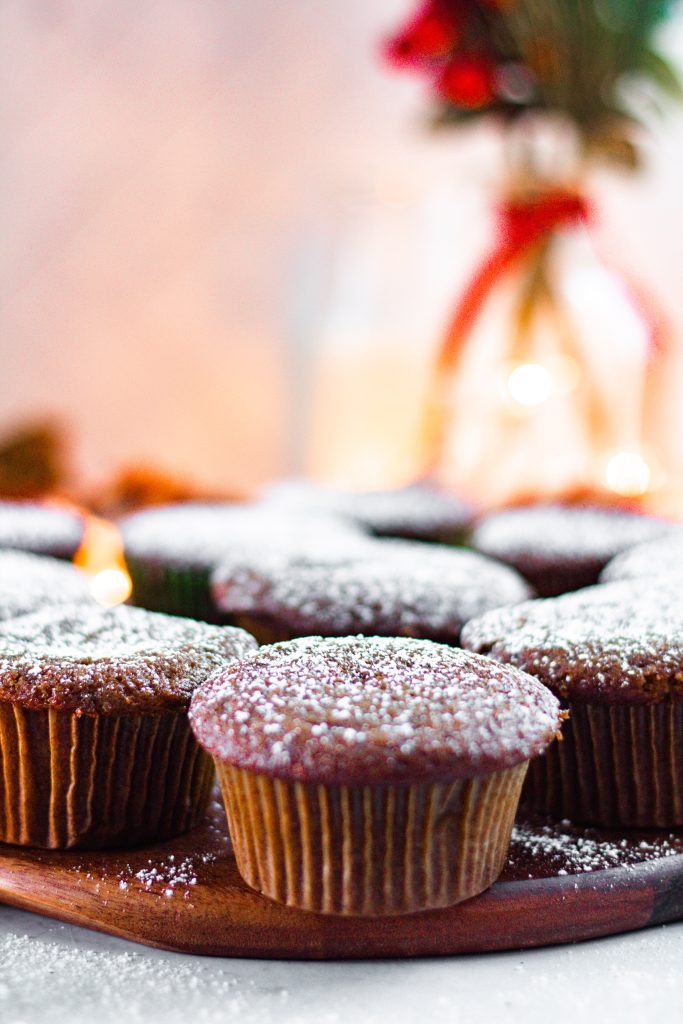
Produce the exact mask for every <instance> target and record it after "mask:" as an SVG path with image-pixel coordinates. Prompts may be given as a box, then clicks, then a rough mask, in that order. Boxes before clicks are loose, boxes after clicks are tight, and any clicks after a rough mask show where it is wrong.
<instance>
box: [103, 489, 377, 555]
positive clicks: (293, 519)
mask: <svg viewBox="0 0 683 1024" xmlns="http://www.w3.org/2000/svg"><path fill="white" fill-rule="evenodd" d="M121 532H122V534H123V540H124V546H125V551H126V555H127V556H131V557H138V558H159V559H161V560H163V561H164V562H165V563H167V564H174V565H178V566H189V567H194V568H203V569H212V568H213V567H214V566H215V565H216V564H217V563H218V562H219V561H220V560H221V558H222V557H223V556H228V557H229V555H230V553H231V552H233V551H235V550H239V549H241V548H245V547H256V548H262V547H263V548H268V549H269V550H276V551H277V550H284V551H287V550H290V549H295V550H300V549H302V548H304V547H306V546H310V547H317V548H323V547H328V548H333V547H334V546H335V545H336V544H337V543H339V542H344V541H346V542H348V543H351V542H352V541H362V540H363V539H364V536H365V535H364V533H363V532H362V531H361V530H360V529H359V528H358V527H357V526H355V525H354V524H353V523H351V522H346V521H344V520H342V519H339V518H336V517H333V516H325V515H320V514H309V515H305V514H302V513H298V514H297V513H295V512H294V511H292V512H290V513H288V512H286V511H285V510H283V509H277V508H274V507H273V508H270V507H266V506H265V505H261V504H255V503H254V504H240V505H227V504H215V505H207V504H201V503H192V502H188V503H185V504H182V505H170V506H165V507H163V508H153V509H145V510H144V511H142V512H136V513H135V514H134V515H132V516H129V517H128V518H126V519H124V520H122V522H121Z"/></svg>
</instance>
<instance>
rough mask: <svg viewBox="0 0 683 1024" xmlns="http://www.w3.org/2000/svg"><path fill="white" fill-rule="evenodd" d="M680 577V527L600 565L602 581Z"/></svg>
mask: <svg viewBox="0 0 683 1024" xmlns="http://www.w3.org/2000/svg"><path fill="white" fill-rule="evenodd" d="M671 576H679V577H683V529H681V528H679V530H678V531H675V532H671V533H669V534H667V535H666V536H664V537H660V538H659V539H658V540H652V541H649V543H647V544H638V545H637V546H636V547H635V548H629V550H628V551H624V552H622V554H620V555H617V557H616V558H613V559H612V561H611V562H610V563H609V564H608V565H607V566H606V567H605V569H603V571H602V573H601V575H600V582H601V583H612V582H614V581H616V580H631V579H633V580H637V579H643V580H659V579H666V578H667V577H671Z"/></svg>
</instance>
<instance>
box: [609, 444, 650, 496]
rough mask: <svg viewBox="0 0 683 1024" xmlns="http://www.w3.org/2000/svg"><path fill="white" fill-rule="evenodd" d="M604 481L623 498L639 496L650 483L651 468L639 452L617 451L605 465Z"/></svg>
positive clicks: (646, 490) (645, 492)
mask: <svg viewBox="0 0 683 1024" xmlns="http://www.w3.org/2000/svg"><path fill="white" fill-rule="evenodd" d="M605 483H606V484H607V486H608V487H609V489H610V490H611V491H614V493H615V494H620V495H621V496H622V497H624V498H637V497H641V496H642V495H643V494H647V492H648V491H649V490H650V487H651V485H652V468H651V466H650V463H649V462H648V461H647V459H646V458H645V456H644V455H642V454H641V453H640V452H635V451H624V452H617V453H616V454H615V455H612V457H611V458H610V459H609V461H608V462H607V465H606V467H605Z"/></svg>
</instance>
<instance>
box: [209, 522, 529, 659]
mask: <svg viewBox="0 0 683 1024" xmlns="http://www.w3.org/2000/svg"><path fill="white" fill-rule="evenodd" d="M212 586H213V595H214V601H215V603H216V605H217V606H218V607H219V608H220V609H221V610H222V612H223V614H224V615H225V616H226V617H228V618H229V619H230V621H232V622H234V623H236V624H238V625H241V626H242V627H243V628H247V629H249V631H250V632H252V633H253V634H254V635H255V636H256V637H257V639H258V640H260V641H261V642H265V643H268V642H270V643H274V642H276V641H279V640H288V639H294V638H295V637H300V636H314V635H320V636H348V635H350V634H354V633H365V634H369V635H374V636H410V637H417V638H422V639H427V640H435V641H440V642H442V643H449V644H457V643H458V642H459V640H460V632H461V630H462V627H463V626H464V624H465V623H466V622H468V621H469V619H471V618H474V617H475V616H476V615H481V614H482V613H483V612H484V611H488V610H489V609H491V608H497V607H498V606H499V605H504V604H517V603H519V602H520V601H524V600H525V599H527V598H528V597H530V596H531V591H530V589H529V587H528V585H527V584H526V583H525V582H524V580H523V579H522V577H521V576H519V575H518V574H517V573H516V572H514V570H512V569H509V568H508V567H507V566H503V565H500V564H498V563H496V562H494V561H492V560H491V559H488V558H485V557H484V556H483V555H479V554H477V553H475V552H472V551H467V550H464V549H456V548H449V547H444V546H442V545H430V546H429V547H427V546H425V545H423V544H417V543H411V542H409V541H375V542H374V543H373V544H366V545H365V546H362V547H359V548H357V549H356V550H355V552H351V551H349V550H346V551H345V552H344V553H343V557H340V558H339V559H337V560H336V561H335V560H333V559H332V558H331V557H330V558H328V559H327V560H326V561H322V560H320V559H317V558H316V556H315V554H314V553H311V552H310V551H309V552H308V553H305V554H302V555H300V556H299V557H294V556H292V555H291V554H290V555H289V556H284V555H282V554H281V555H280V556H279V557H274V556H273V554H272V553H271V552H268V551H253V550H249V551H243V552H241V553H238V552H235V553H234V554H233V556H232V558H230V559H226V560H224V561H223V562H222V564H221V565H220V566H219V567H218V568H217V569H216V571H215V573H214V575H213V580H212Z"/></svg>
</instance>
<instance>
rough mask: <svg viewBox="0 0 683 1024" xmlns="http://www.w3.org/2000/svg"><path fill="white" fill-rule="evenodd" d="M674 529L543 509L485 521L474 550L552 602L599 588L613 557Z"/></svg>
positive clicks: (621, 515) (642, 518)
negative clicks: (508, 569)
mask: <svg viewBox="0 0 683 1024" xmlns="http://www.w3.org/2000/svg"><path fill="white" fill-rule="evenodd" d="M676 529H677V527H676V526H675V525H674V524H672V523H669V522H666V521H663V520H660V519H655V518H652V517H651V516H646V515H640V514H638V513H635V512H628V511H624V510H620V509H610V508H597V507H592V506H588V505H553V504H539V505H527V506H524V507H520V508H510V509H504V510H502V511H500V512H493V513H491V514H490V515H488V516H486V517H484V518H483V519H482V520H481V521H480V522H479V523H478V524H477V526H476V527H475V529H474V531H473V533H472V546H473V547H474V548H476V549H477V550H478V551H481V552H483V553H484V554H486V555H490V556H491V557H492V558H497V559H499V560H500V561H501V562H506V563H507V564H508V565H512V566H514V568H515V569H517V570H518V571H519V572H520V573H521V574H522V575H523V576H525V577H526V579H528V580H529V582H530V583H531V584H532V586H533V587H534V589H535V590H536V591H537V592H538V593H539V594H540V595H541V596H542V597H554V596H556V595H557V594H560V593H564V592H566V591H568V590H578V589H579V588H580V587H587V586H591V585H592V584H593V583H597V580H598V576H599V575H600V572H601V570H602V569H603V568H604V567H605V565H607V563H608V562H609V561H610V559H612V558H614V556H615V555H617V554H619V553H620V552H621V551H625V550H626V549H627V548H630V547H633V546H634V545H635V544H640V543H642V542H644V541H648V540H652V539H654V538H655V537H660V536H662V535H664V534H667V533H671V532H672V531H674V530H676Z"/></svg>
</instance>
